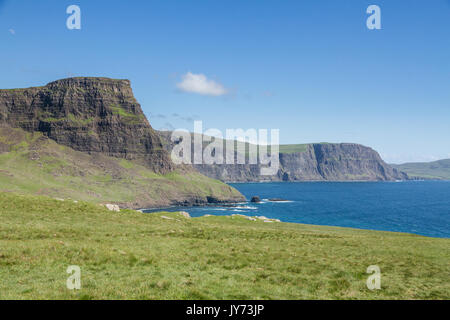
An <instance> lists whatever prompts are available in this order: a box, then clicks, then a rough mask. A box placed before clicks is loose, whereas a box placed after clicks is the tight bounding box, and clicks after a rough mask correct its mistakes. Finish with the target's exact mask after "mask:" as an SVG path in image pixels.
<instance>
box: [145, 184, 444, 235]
mask: <svg viewBox="0 0 450 320" xmlns="http://www.w3.org/2000/svg"><path fill="white" fill-rule="evenodd" d="M230 185H231V186H233V187H235V188H236V189H238V190H239V191H240V192H241V193H242V194H243V195H244V196H245V197H246V198H247V199H248V200H250V199H251V198H252V197H253V196H259V197H260V198H261V200H262V201H261V202H260V203H252V202H249V201H247V202H242V203H238V204H233V205H214V206H206V207H170V208H163V209H164V210H165V211H179V210H183V211H187V212H188V213H189V214H190V215H191V216H192V217H200V216H203V215H206V214H211V215H231V214H242V215H247V216H265V217H267V218H271V219H279V220H281V221H282V222H293V223H303V224H313V225H325V226H339V227H351V228H359V229H368V230H383V231H395V232H407V233H414V234H418V235H423V236H429V237H440V238H449V237H450V181H400V182H270V183H231V184H230ZM270 199H281V200H283V201H271V200H270ZM154 211H161V209H158V210H156V209H152V210H144V212H154Z"/></svg>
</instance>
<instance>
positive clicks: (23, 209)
mask: <svg viewBox="0 0 450 320" xmlns="http://www.w3.org/2000/svg"><path fill="white" fill-rule="evenodd" d="M449 245H450V239H436V238H427V237H422V236H416V235H411V234H402V233H391V232H377V231H368V230H356V229H347V228H336V227H323V226H312V225H301V224H289V223H265V222H262V221H249V220H247V219H245V218H242V217H237V216H235V217H214V216H210V217H202V218H193V219H188V218H185V217H183V216H181V215H180V214H179V213H167V212H165V213H155V214H143V213H140V212H137V211H131V210H122V211H121V212H111V211H108V210H106V209H105V208H104V207H101V206H99V205H96V204H92V203H86V202H78V203H74V202H72V201H67V200H66V201H57V200H54V199H51V198H48V197H44V196H22V195H17V194H14V193H5V192H0V279H1V281H0V299H449V298H450V287H449V283H448V274H449V272H450V267H449V263H448V262H449V260H448V259H449V257H448V248H449ZM69 265H78V266H79V267H80V268H81V290H76V291H70V290H68V289H67V288H66V280H67V277H68V276H69V275H68V274H67V273H66V269H67V267H68V266H69ZM370 265H378V266H379V267H380V268H381V290H374V291H370V290H368V289H367V287H366V280H367V277H368V276H369V275H368V274H367V273H366V270H367V267H368V266H370Z"/></svg>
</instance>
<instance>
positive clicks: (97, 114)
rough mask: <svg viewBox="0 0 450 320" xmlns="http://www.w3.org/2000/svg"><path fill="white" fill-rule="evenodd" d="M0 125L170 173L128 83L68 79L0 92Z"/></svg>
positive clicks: (165, 156)
mask: <svg viewBox="0 0 450 320" xmlns="http://www.w3.org/2000/svg"><path fill="white" fill-rule="evenodd" d="M0 123H4V124H8V125H9V126H12V127H17V128H22V129H24V130H26V131H29V132H34V131H38V132H42V133H43V134H44V135H45V136H46V137H48V138H50V139H52V140H54V141H56V142H57V143H58V144H61V145H64V146H68V147H71V148H72V149H74V150H78V151H82V152H89V153H101V154H105V155H109V156H113V157H117V158H124V159H127V160H135V161H139V162H140V163H141V164H143V165H145V166H146V167H148V168H150V169H152V170H154V171H156V172H160V173H167V172H170V171H172V170H173V165H172V163H171V161H170V159H169V156H168V154H167V152H166V151H165V150H164V149H163V148H162V145H161V141H160V139H159V136H158V135H157V134H156V132H155V131H154V130H153V128H152V127H151V126H150V124H149V123H148V121H147V119H146V117H145V115H144V113H143V112H142V109H141V106H140V105H139V103H138V102H137V101H136V99H135V98H134V96H133V92H132V90H131V86H130V81H129V80H114V79H107V78H69V79H63V80H58V81H55V82H51V83H49V84H47V85H46V86H43V87H35V88H28V89H11V90H0Z"/></svg>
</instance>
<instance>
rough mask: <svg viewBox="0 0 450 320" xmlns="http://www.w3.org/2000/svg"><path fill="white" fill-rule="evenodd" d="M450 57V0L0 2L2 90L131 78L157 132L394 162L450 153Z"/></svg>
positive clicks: (58, 0) (21, 0)
mask: <svg viewBox="0 0 450 320" xmlns="http://www.w3.org/2000/svg"><path fill="white" fill-rule="evenodd" d="M70 5H78V6H79V8H80V10H81V29H72V30H70V29H68V28H67V25H66V21H67V19H68V18H69V17H70V14H67V13H66V9H67V8H68V7H69V6H70ZM369 5H378V6H379V7H380V9H381V29H380V30H376V29H375V30H369V29H368V28H367V26H366V20H367V19H368V17H369V16H370V14H367V12H366V10H367V8H368V6H369ZM449 58H450V0H429V1H420V0H409V1H406V0H403V1H402V0H389V1H381V0H371V1H364V0H346V1H336V0H308V1H301V0H295V1H285V0H278V1H275V0H274V1H266V0H258V1H256V0H240V1H236V0H189V1H187V0H184V1H175V0H164V1H162V0H161V1H137V0H135V1H106V0H95V1H92V0H81V1H65V0H40V1H32V0H28V1H26V0H0V88H22V87H31V86H40V85H44V84H46V83H48V82H51V81H54V80H57V79H61V78H67V77H73V76H102V77H110V78H120V79H130V80H131V84H132V88H133V92H134V94H135V96H136V98H137V100H138V101H139V103H140V104H141V106H142V108H143V110H144V113H145V114H146V116H147V117H148V119H149V121H150V124H151V125H152V126H153V127H154V128H155V129H173V128H185V129H188V130H191V131H192V130H193V121H194V120H201V121H203V127H204V129H205V130H206V129H207V128H217V129H219V130H221V131H222V132H224V133H225V130H226V129H238V128H242V129H244V130H247V129H251V128H255V129H268V130H270V129H279V130H280V143H282V144H291V143H310V142H354V143H361V144H364V145H367V146H370V147H372V148H374V149H375V150H377V151H378V152H380V154H381V156H382V157H383V159H384V160H386V161H387V162H391V163H402V162H411V161H432V160H437V159H443V158H450V125H449V122H450V59H449Z"/></svg>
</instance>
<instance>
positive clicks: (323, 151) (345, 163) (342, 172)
mask: <svg viewBox="0 0 450 320" xmlns="http://www.w3.org/2000/svg"><path fill="white" fill-rule="evenodd" d="M159 134H160V136H161V139H162V142H163V146H164V148H166V150H168V151H169V152H170V151H171V150H172V148H173V147H174V145H175V143H174V142H172V141H171V132H167V131H164V132H159ZM220 143H221V145H222V153H223V154H224V155H225V153H226V152H225V151H226V140H223V141H221V142H220ZM237 143H238V144H241V145H244V148H245V150H246V151H245V155H246V156H248V154H249V152H250V151H249V150H250V149H249V144H248V143H243V142H237ZM206 145H207V143H204V147H205V146H206ZM193 150H194V148H193V147H192V152H193ZM236 150H237V149H236ZM279 150H280V156H279V160H280V168H279V170H278V172H277V174H276V175H272V176H261V175H260V169H261V167H262V166H261V165H260V164H249V163H248V158H247V161H246V164H212V165H209V164H194V165H193V166H194V167H195V168H196V169H197V170H198V171H199V172H201V173H202V174H204V175H206V176H208V177H211V178H214V179H219V180H222V181H226V182H250V181H394V180H406V179H408V176H407V175H406V174H405V173H403V172H401V171H399V170H397V169H395V168H392V167H391V166H390V165H388V164H386V163H385V162H384V161H383V160H382V159H381V157H380V155H379V154H378V153H377V152H376V151H375V150H373V149H371V148H369V147H366V146H363V145H359V144H353V143H314V144H295V145H280V146H279ZM236 157H237V151H236V152H235V158H236ZM224 163H225V160H224Z"/></svg>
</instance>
